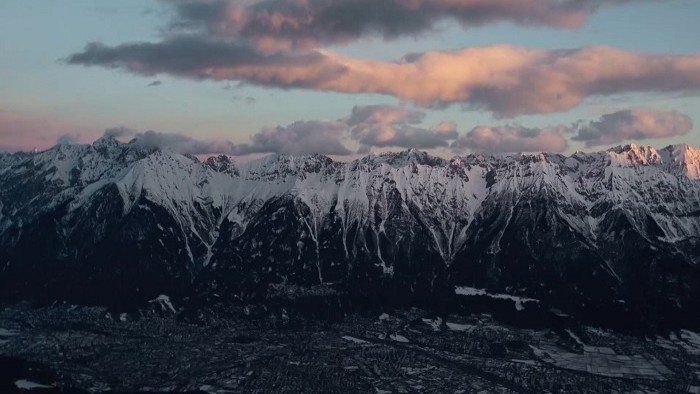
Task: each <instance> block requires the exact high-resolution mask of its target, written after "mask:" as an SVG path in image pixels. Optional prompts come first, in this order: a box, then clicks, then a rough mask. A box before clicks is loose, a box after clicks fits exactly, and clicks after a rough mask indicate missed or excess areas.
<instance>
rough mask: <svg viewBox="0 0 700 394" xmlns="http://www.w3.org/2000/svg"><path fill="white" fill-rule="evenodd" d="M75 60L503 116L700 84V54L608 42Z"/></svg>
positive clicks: (127, 49) (136, 53)
mask: <svg viewBox="0 0 700 394" xmlns="http://www.w3.org/2000/svg"><path fill="white" fill-rule="evenodd" d="M450 1H453V0H450ZM584 1H585V0H584ZM68 62H69V63H70V64H81V65H86V66H103V67H108V68H118V69H123V70H127V71H130V72H132V73H136V74H142V75H155V74H161V73H165V74H171V75H174V76H178V77H183V78H191V79H197V80H198V79H213V80H226V81H232V80H235V81H243V82H247V83H251V84H257V85H263V86H273V87H279V88H305V89H314V90H319V91H335V92H342V93H377V94H384V95H390V96H394V97H397V98H399V99H402V100H407V101H412V102H413V103H415V104H417V105H420V106H423V107H444V106H448V105H450V104H461V105H463V106H465V107H468V108H472V109H484V110H487V111H490V112H492V113H493V114H494V115H495V116H497V117H503V118H507V117H514V116H518V115H523V114H545V113H554V112H561V111H566V110H569V109H571V108H574V107H576V106H578V105H579V104H580V103H581V102H582V101H583V100H584V99H586V98H587V97H591V96H607V95H616V94H623V93H632V92H680V91H687V90H688V89H697V88H700V54H694V55H659V54H649V53H637V52H629V51H623V50H618V49H613V48H609V47H602V46H593V47H585V48H579V49H570V50H542V49H525V48H517V47H513V46H509V45H497V46H486V47H473V48H465V49H460V50H454V51H429V52H424V53H418V54H409V55H406V56H405V57H404V58H403V59H400V60H398V61H393V62H387V61H379V60H367V59H355V58H350V57H346V56H343V55H340V54H336V53H333V52H330V51H326V50H311V51H294V52H277V53H273V54H263V53H261V52H258V51H256V50H255V49H254V48H252V47H246V46H241V45H240V44H237V43H233V44H231V43H225V42H220V41H216V42H213V41H210V40H205V39H198V38H195V37H187V38H182V37H181V38H174V39H168V40H165V41H163V42H160V43H136V44H124V45H119V46H116V47H107V46H104V45H100V44H90V45H88V46H87V47H86V48H85V50H84V51H83V52H80V53H77V54H74V55H72V56H70V57H69V58H68ZM407 81H410V83H407Z"/></svg>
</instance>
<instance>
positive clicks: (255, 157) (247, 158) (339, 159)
mask: <svg viewBox="0 0 700 394" xmlns="http://www.w3.org/2000/svg"><path fill="white" fill-rule="evenodd" d="M102 139H111V140H114V141H116V142H118V143H119V144H120V145H132V144H133V145H136V144H138V143H139V138H138V137H136V138H132V139H130V140H124V139H120V138H117V137H114V136H111V135H103V136H101V137H99V138H97V139H95V140H94V141H92V142H79V141H68V142H61V143H56V144H54V145H53V146H51V147H49V148H46V149H42V150H18V151H15V152H3V151H0V155H3V154H4V155H14V154H30V155H37V154H42V153H46V152H49V151H51V150H54V149H58V148H59V147H61V146H66V145H69V146H86V147H87V146H93V145H94V144H95V143H97V142H98V141H99V140H102ZM142 147H143V148H145V149H149V150H152V151H163V150H166V151H171V152H173V153H175V154H178V155H181V156H186V157H194V158H196V159H197V160H199V161H200V162H203V161H206V160H207V159H209V158H216V157H219V156H226V157H227V158H229V159H231V160H232V162H233V163H234V164H247V163H251V162H255V161H261V160H265V159H266V158H269V157H278V156H279V157H307V156H323V157H327V158H329V159H331V160H332V161H333V162H336V163H352V162H355V161H361V160H362V159H364V158H367V157H371V156H375V157H376V156H387V155H392V154H402V153H410V152H417V153H425V154H427V155H428V156H430V157H435V158H440V159H443V160H445V161H446V162H449V161H450V160H452V159H458V158H465V157H469V156H483V157H494V158H505V157H523V156H537V155H541V154H545V155H558V156H562V157H566V158H569V157H572V156H574V155H577V154H580V153H582V154H595V153H605V152H613V151H615V150H620V149H621V150H628V149H635V148H641V149H643V150H644V149H653V150H654V151H656V152H659V151H662V150H668V149H672V148H676V147H685V148H688V149H690V150H693V151H699V152H700V147H696V146H693V145H690V144H688V143H685V142H679V143H676V144H669V145H663V146H659V145H649V144H643V143H642V144H640V143H634V142H630V143H624V144H617V145H612V146H608V147H598V149H592V150H588V151H583V150H577V151H573V152H565V153H563V152H551V151H540V152H504V153H488V152H465V153H461V154H460V153H453V154H452V155H450V156H444V155H435V154H433V153H431V152H430V149H420V148H404V149H393V150H375V151H372V152H368V153H364V154H358V155H355V156H354V157H353V158H348V157H346V156H338V155H327V154H324V153H302V154H288V153H274V152H273V153H265V154H250V155H244V156H240V155H233V154H226V153H208V154H194V153H188V152H182V151H178V149H177V146H169V145H160V146H158V145H143V144H142Z"/></svg>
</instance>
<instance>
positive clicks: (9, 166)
mask: <svg viewBox="0 0 700 394" xmlns="http://www.w3.org/2000/svg"><path fill="white" fill-rule="evenodd" d="M0 164H2V167H0V245H2V251H1V252H0V267H4V268H0V270H1V271H0V279H1V280H0V285H5V286H8V287H7V289H10V290H8V291H5V293H4V294H5V296H10V295H13V294H14V295H17V296H24V295H26V293H27V291H29V289H30V285H31V286H35V285H37V283H41V284H42V285H43V286H45V287H46V288H47V292H48V291H49V290H52V291H55V292H56V294H58V295H61V292H66V291H68V290H66V288H67V287H71V286H74V285H75V281H76V280H81V281H87V282H88V283H91V282H94V283H96V284H97V285H95V288H94V289H92V290H90V291H87V290H86V291H85V292H84V293H85V294H87V295H85V297H88V296H90V297H93V296H95V297H97V296H99V297H103V298H106V299H108V298H109V297H110V294H103V293H105V292H107V291H110V292H112V293H115V292H116V294H112V296H118V297H127V296H130V295H132V294H134V293H136V294H137V295H138V297H137V298H144V299H152V298H153V297H155V296H156V295H158V294H171V293H172V292H178V291H179V292H180V293H183V292H186V291H187V290H186V289H184V288H183V287H186V285H187V284H188V283H191V282H192V281H193V280H194V278H195V277H197V276H199V277H200V280H199V281H198V282H200V286H204V287H207V286H210V287H213V288H217V286H219V285H221V284H220V283H218V282H222V281H223V282H226V281H228V282H231V283H226V286H228V288H235V289H236V291H239V290H241V289H242V288H243V287H242V286H243V285H242V284H241V283H243V282H244V280H243V279H245V278H253V279H251V281H252V282H254V283H256V284H259V283H263V282H265V283H267V282H269V283H278V284H279V283H290V284H292V283H294V284H300V285H309V286H313V285H318V284H324V283H339V282H347V283H350V282H352V283H355V282H357V281H360V278H380V277H381V278H384V277H388V278H402V279H400V280H401V281H403V282H404V283H405V285H406V287H407V288H410V289H413V290H412V291H415V292H416V293H419V292H420V291H419V289H432V288H434V286H435V278H443V277H445V278H449V281H450V282H451V283H454V284H456V285H463V286H471V287H479V288H493V290H497V291H512V292H520V293H523V295H528V296H532V297H539V298H547V297H551V298H555V297H556V295H553V294H554V293H553V291H552V289H553V288H557V289H558V288H562V289H563V290H562V289H560V290H557V291H559V295H561V292H566V294H567V296H572V297H574V296H575V297H578V298H581V299H587V300H589V302H591V301H590V300H592V299H593V298H596V297H597V298H599V299H602V298H605V297H625V296H629V297H632V296H633V295H634V294H637V293H635V292H639V291H647V290H649V289H651V290H649V291H652V290H653V291H657V290H658V289H659V288H660V287H659V286H660V285H659V283H661V282H663V283H664V286H665V287H664V288H665V289H666V288H670V290H669V292H670V293H671V294H672V296H673V297H675V298H674V302H676V303H677V304H679V305H680V306H684V304H683V302H685V301H682V300H680V298H683V297H688V295H689V294H691V293H692V292H691V293H689V292H688V290H687V288H688V287H689V286H691V285H690V284H689V283H691V282H692V280H695V279H693V278H697V271H698V263H699V262H700V252H699V249H700V242H699V239H700V150H698V149H694V148H691V147H688V146H687V145H676V146H669V147H666V148H663V149H661V150H656V149H654V148H652V147H640V146H635V145H628V146H618V147H615V148H611V149H609V150H607V151H603V152H594V153H581V152H579V153H575V154H573V155H571V156H568V157H566V156H562V155H552V154H535V155H520V156H507V157H502V156H501V157H491V156H481V155H469V156H465V157H454V158H453V159H451V160H444V159H440V158H436V157H431V156H429V155H428V154H426V153H424V152H417V151H413V150H410V151H405V152H400V153H387V154H380V155H370V156H367V157H364V158H362V159H360V160H355V161H352V162H349V163H340V162H334V161H333V160H331V159H330V158H328V157H325V156H321V155H308V156H296V157H293V156H281V155H272V156H268V157H265V158H263V159H260V160H257V161H253V162H249V163H245V164H240V165H237V164H234V163H233V162H232V161H231V160H230V159H229V158H228V157H226V156H220V157H212V158H210V159H208V160H206V161H204V162H201V161H199V160H197V159H196V158H194V157H189V156H183V155H180V154H177V153H175V152H172V151H169V150H167V149H163V150H154V149H144V148H141V147H139V145H138V144H135V143H129V144H124V143H120V142H118V141H116V140H114V139H110V138H102V139H100V140H98V141H96V142H95V143H94V144H92V145H60V146H56V147H54V148H52V149H50V150H48V151H45V152H41V153H37V154H15V155H3V156H1V157H0ZM38 245H40V246H41V248H40V249H41V250H40V251H39V250H38V249H39V248H38ZM47 267H48V268H47ZM37 272H39V273H41V274H38V273H37ZM641 272H645V273H646V274H649V275H655V276H654V277H652V278H646V277H645V278H640V277H639V275H640V273H641ZM76 273H80V274H79V275H78V274H76ZM52 275H53V277H55V276H56V275H59V276H60V277H61V278H62V279H61V280H60V281H55V280H52V279H53V277H52ZM70 275H73V276H70ZM664 275H666V276H664ZM69 276H70V281H72V283H73V284H72V285H70V286H69V285H65V284H61V285H57V284H56V282H60V283H64V282H65V281H66V280H68V279H65V278H66V277H69ZM233 276H235V277H236V278H235V280H233V281H231V280H229V279H231V277H233ZM114 277H117V278H119V280H121V281H122V282H121V283H120V284H119V285H112V286H106V287H105V286H102V285H101V284H100V283H102V282H104V281H109V280H111V279H110V278H114ZM134 278H137V279H138V280H135V279H134ZM406 278H409V279H406ZM430 278H432V279H430ZM132 279H133V280H134V283H136V284H135V285H133V286H132V285H129V284H125V283H124V282H123V281H131V280H132ZM397 280H398V279H397ZM202 281H204V282H206V285H201V283H202ZM560 281H568V282H570V283H567V284H565V285H563V286H562V285H561V283H558V282H560ZM640 281H642V282H644V283H643V284H642V285H639V286H642V287H639V286H637V284H639V283H641V282H640ZM47 282H48V283H47ZM249 282H250V281H249ZM647 282H648V283H647ZM657 282H659V283H657ZM594 285H602V286H604V287H605V288H606V289H607V290H605V291H603V290H600V289H596V290H595V291H594V292H592V293H591V294H593V295H591V294H589V293H590V292H588V291H587V290H586V287H587V286H594ZM91 286H92V285H89V286H87V287H88V288H90V287H91ZM222 286H223V285H222ZM692 286H695V287H698V286H697V284H695V285H692ZM692 286H691V287H692ZM241 291H242V290H241ZM426 291H428V290H426ZM430 291H432V290H430ZM693 291H695V290H693ZM70 292H71V295H74V296H76V297H80V296H82V294H83V293H81V291H80V290H76V289H74V288H71V289H70ZM168 292H170V293H168ZM141 293H143V294H141ZM692 294H696V293H692ZM679 297H680V298H679Z"/></svg>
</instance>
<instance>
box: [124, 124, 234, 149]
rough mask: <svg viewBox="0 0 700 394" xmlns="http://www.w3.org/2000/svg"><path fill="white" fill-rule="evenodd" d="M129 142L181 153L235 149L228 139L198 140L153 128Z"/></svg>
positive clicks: (137, 134) (138, 134)
mask: <svg viewBox="0 0 700 394" xmlns="http://www.w3.org/2000/svg"><path fill="white" fill-rule="evenodd" d="M131 143H132V144H134V145H137V146H141V147H144V148H148V149H163V148H169V149H172V150H173V151H175V152H178V153H181V154H183V155H186V154H190V155H207V154H214V153H228V154H233V152H234V151H235V145H234V144H233V143H231V142H229V141H221V140H199V139H196V138H192V137H189V136H186V135H183V134H177V133H163V132H157V131H153V130H149V131H145V132H143V133H136V135H135V137H134V139H133V140H132V141H131Z"/></svg>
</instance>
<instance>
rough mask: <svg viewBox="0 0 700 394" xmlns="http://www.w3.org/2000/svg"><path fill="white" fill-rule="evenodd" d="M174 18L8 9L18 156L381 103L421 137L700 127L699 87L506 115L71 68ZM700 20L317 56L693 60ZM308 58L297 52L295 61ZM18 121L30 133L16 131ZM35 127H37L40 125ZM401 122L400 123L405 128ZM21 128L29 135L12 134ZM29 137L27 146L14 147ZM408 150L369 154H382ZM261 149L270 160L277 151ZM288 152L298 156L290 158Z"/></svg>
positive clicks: (3, 58) (667, 4)
mask: <svg viewBox="0 0 700 394" xmlns="http://www.w3.org/2000/svg"><path fill="white" fill-rule="evenodd" d="M232 3H236V2H235V1H233V2H232ZM239 3H241V4H243V2H239ZM173 13H174V11H173V6H172V5H171V4H170V3H168V2H161V1H155V0H154V1H149V0H119V1H101V2H95V1H87V0H83V1H77V0H70V1H61V2H57V1H52V0H4V1H2V2H0V53H1V54H2V55H0V114H5V118H4V119H6V121H5V122H4V123H3V122H0V146H6V147H7V148H6V149H10V150H11V149H12V148H13V147H14V149H19V148H26V149H29V145H34V146H39V147H40V148H47V147H48V146H51V145H52V144H53V143H54V142H55V140H56V138H57V137H58V136H59V135H62V134H72V135H76V136H77V138H78V140H79V141H81V142H90V141H92V140H94V139H95V138H97V137H99V136H100V135H101V134H102V132H103V131H104V130H105V129H107V128H110V127H114V126H125V127H127V128H130V129H133V130H134V131H135V133H138V132H141V131H145V130H156V131H158V132H163V133H178V134H183V135H186V136H188V137H191V138H193V139H204V140H228V141H231V143H233V144H246V143H250V140H251V136H252V135H254V134H256V133H259V132H260V131H261V130H262V129H265V128H270V127H276V126H281V128H284V127H285V126H286V125H289V124H292V123H293V122H296V121H301V120H304V121H311V120H318V121H328V122H330V121H335V120H338V119H345V118H347V117H348V116H349V115H350V113H351V111H352V109H353V107H356V106H368V105H389V106H395V107H400V108H408V109H410V110H415V111H420V112H422V113H424V116H423V117H421V122H418V123H416V122H413V121H411V122H408V125H409V126H410V127H413V128H414V129H417V130H429V129H431V128H432V127H434V126H436V125H438V124H439V123H440V122H445V121H451V122H454V123H455V124H456V131H457V133H458V134H459V135H462V134H465V133H468V132H469V131H470V130H472V129H473V128H474V127H475V126H478V125H484V126H489V127H494V128H495V127H497V126H507V125H509V126H524V127H526V128H542V127H546V126H554V125H573V124H575V123H576V122H577V121H583V122H584V123H585V122H590V121H596V120H599V119H600V117H601V116H602V115H605V114H608V113H614V112H616V111H624V110H628V109H631V108H644V109H650V110H653V111H657V112H663V111H676V112H677V113H680V114H683V115H685V116H687V117H688V118H690V120H692V123H693V124H695V125H700V98H699V96H698V95H697V93H698V87H697V86H693V85H692V84H690V85H689V86H688V89H677V88H674V89H663V90H664V91H649V92H644V91H640V92H633V93H628V92H624V91H623V92H620V93H616V92H613V93H611V94H605V95H598V94H591V95H588V96H586V97H585V98H584V100H583V102H582V103H581V104H579V105H575V106H573V107H571V108H563V109H558V110H556V111H554V112H548V113H527V114H517V115H515V116H510V115H509V116H508V117H507V118H503V117H502V116H500V115H498V114H494V112H493V111H490V110H488V109H484V108H481V109H474V108H465V106H466V107H469V104H470V103H469V102H468V101H467V102H455V103H450V104H449V105H447V106H446V107H444V108H442V107H441V108H429V107H428V108H426V107H423V106H421V105H420V104H417V103H416V102H412V101H411V100H406V99H404V98H403V97H400V94H396V95H394V94H391V93H390V94H378V93H375V92H372V91H367V92H353V93H343V92H339V91H337V90H338V89H336V88H334V89H330V90H327V89H324V88H318V87H316V86H311V87H309V86H304V87H302V88H291V89H290V88H288V86H274V85H273V86H269V87H260V86H257V85H256V84H257V83H258V82H257V81H251V80H246V78H237V77H227V79H226V80H196V79H192V78H183V77H181V76H179V75H175V74H173V73H170V72H167V71H166V72H160V73H158V74H157V75H148V76H146V75H141V74H139V73H137V72H133V70H128V69H125V68H123V67H120V66H119V65H116V66H115V65H106V66H104V67H102V66H100V65H98V66H93V65H89V66H85V65H80V64H68V62H67V61H66V59H67V58H68V57H69V56H70V55H71V54H75V53H80V52H81V51H84V50H85V46H86V44H87V43H89V42H100V43H102V44H104V45H105V46H107V47H116V46H119V45H121V44H125V43H127V44H128V43H134V42H152V43H157V42H160V41H163V40H167V37H168V35H169V34H172V33H171V32H169V31H168V29H167V27H168V23H169V22H170V21H171V20H172V18H173ZM698 16H700V2H698V1H694V0H669V1H646V2H644V1H642V2H639V1H632V2H628V3H626V4H622V5H609V6H604V7H600V8H599V9H596V10H595V11H594V12H591V14H590V15H589V16H588V18H587V20H586V21H585V23H584V24H583V25H582V26H580V27H578V28H559V27H551V26H546V24H545V26H519V25H517V24H514V23H512V22H511V21H508V20H504V21H497V22H493V23H486V24H484V25H481V26H469V27H466V28H465V27H464V26H461V25H460V24H459V23H456V22H454V21H450V20H439V21H438V22H437V23H436V25H435V26H434V28H433V29H432V30H430V31H428V32H425V31H422V32H420V33H418V34H417V37H416V36H413V35H412V34H408V35H406V36H402V37H401V36H400V37H398V38H392V39H388V40H387V39H384V38H382V37H377V36H376V35H372V34H369V35H367V36H363V37H361V38H359V39H354V40H350V42H343V43H342V44H339V43H335V42H330V43H327V44H324V45H322V46H321V47H320V48H312V49H311V50H317V49H319V50H322V51H329V52H332V53H334V54H337V55H340V56H344V57H347V58H350V59H363V60H367V59H374V60H380V61H384V62H387V63H391V62H393V61H396V60H397V59H401V58H402V57H403V56H404V55H406V54H408V53H425V52H430V51H453V50H454V51H456V50H460V49H463V48H469V47H488V46H492V45H496V44H508V45H511V46H514V47H518V48H529V49H542V50H546V51H550V50H557V49H572V48H581V47H587V46H600V45H604V46H609V47H614V48H617V49H620V50H625V51H629V52H632V53H641V54H647V53H651V54H660V55H678V54H680V55H691V56H694V55H697V54H699V53H700V41H698V39H697V37H700V24H698V23H697V17H698ZM448 19H449V18H448ZM506 19H507V18H506ZM233 39H236V40H237V39H238V38H236V37H234V38H233ZM226 40H231V38H230V37H227V38H226ZM305 50H307V49H306V48H301V49H300V48H292V49H290V51H296V52H299V51H305ZM183 56H185V55H183ZM669 72H672V71H669ZM154 81H160V84H159V85H158V86H149V84H151V83H152V82H154ZM406 83H411V81H406ZM334 90H336V91H334ZM0 119H2V118H0ZM7 119H10V120H9V121H7ZM17 119H21V122H20V121H17ZM35 120H38V121H36V122H34V121H35ZM18 122H19V123H21V127H19V126H17V123H18ZM363 124H364V125H365V126H366V127H365V128H363V129H362V130H357V133H365V132H368V131H369V130H375V128H373V127H374V126H375V125H367V124H366V123H363ZM32 125H36V127H37V128H36V130H33V129H32ZM47 125H48V126H47ZM402 125H404V124H403V123H400V124H398V127H401V126H402ZM384 126H387V127H395V126H396V124H394V123H390V124H382V125H381V127H377V128H376V130H380V129H381V130H383V129H382V127H384ZM13 127H15V128H16V130H15V129H12V130H11V128H13ZM363 127H364V126H363ZM698 127H699V126H695V127H693V128H692V129H691V130H689V131H687V132H685V133H683V132H679V133H678V135H674V136H662V137H661V138H654V137H656V136H657V135H658V134H654V133H649V134H644V133H642V134H640V135H641V137H642V138H639V136H635V137H633V138H623V139H622V140H621V143H626V142H637V143H642V144H650V145H653V146H659V147H660V146H664V145H667V144H671V143H678V142H687V143H689V144H691V145H694V146H700V134H699V132H698V130H697V128H698ZM412 130H413V129H412ZM268 131H270V130H269V129H268ZM270 132H271V131H270ZM411 132H414V133H416V132H418V131H415V130H414V131H411ZM20 133H21V136H20ZM566 133H572V131H567V132H566ZM363 135H364V134H363ZM351 136H352V133H351V132H347V133H346V135H343V136H341V137H340V138H341V139H343V140H347V141H346V144H347V145H348V146H349V147H350V148H351V150H352V151H355V150H356V148H357V145H358V144H359V142H358V141H360V140H359V139H357V138H354V139H353V138H352V137H351ZM645 136H648V137H647V138H644V137H645ZM566 138H567V141H568V146H567V147H566V148H565V149H563V151H564V152H572V151H575V150H578V149H583V150H591V149H603V148H607V146H586V145H585V144H584V142H583V140H579V141H575V140H572V139H571V138H570V134H567V135H566ZM16 139H19V140H21V141H19V142H17V143H14V142H13V141H11V140H16ZM365 140H366V141H369V139H365ZM404 145H405V144H404ZM468 146H471V147H475V146H476V145H468ZM407 147H409V146H403V145H397V146H391V145H387V146H382V145H381V144H378V145H371V146H369V148H371V149H372V150H375V151H376V150H383V148H384V149H402V148H407ZM418 147H419V148H420V147H421V146H418ZM485 150H489V149H485ZM492 150H495V151H498V149H492ZM259 151H260V152H261V153H264V152H265V150H264V149H260V150H259ZM270 151H274V149H270ZM433 151H434V152H435V153H437V154H442V155H450V154H452V153H453V151H452V150H450V149H449V148H448V147H447V145H444V146H441V147H437V148H435V149H433ZM467 151H469V149H467ZM246 152H247V151H246ZM281 153H285V152H284V150H283V149H282V152H281Z"/></svg>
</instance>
